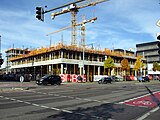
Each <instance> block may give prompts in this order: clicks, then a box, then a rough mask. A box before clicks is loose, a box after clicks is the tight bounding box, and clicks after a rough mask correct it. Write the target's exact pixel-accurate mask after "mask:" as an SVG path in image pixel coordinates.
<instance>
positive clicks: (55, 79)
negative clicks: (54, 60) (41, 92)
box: [36, 75, 62, 85]
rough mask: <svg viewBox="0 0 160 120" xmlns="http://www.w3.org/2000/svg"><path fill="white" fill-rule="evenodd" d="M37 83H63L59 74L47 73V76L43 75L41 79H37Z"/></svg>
mask: <svg viewBox="0 0 160 120" xmlns="http://www.w3.org/2000/svg"><path fill="white" fill-rule="evenodd" d="M36 83H37V84H38V85H47V84H51V85H54V84H57V85H60V84H61V83H62V80H61V77H60V76H59V75H46V76H43V77H42V78H41V79H39V80H36Z"/></svg>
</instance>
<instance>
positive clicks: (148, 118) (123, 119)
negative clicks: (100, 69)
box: [0, 81, 160, 120]
mask: <svg viewBox="0 0 160 120" xmlns="http://www.w3.org/2000/svg"><path fill="white" fill-rule="evenodd" d="M0 84H1V85H0V88H1V91H0V119H1V120H22V119H23V120H77V119H78V120H142V119H144V120H159V118H160V115H159V114H158V112H160V110H159V103H160V91H159V89H160V82H159V81H151V82H149V83H148V82H147V83H139V82H137V81H128V82H113V83H112V84H98V83H63V84H62V85H60V86H57V85H53V86H51V85H47V86H37V85H36V84H35V83H34V82H27V83H23V86H22V85H21V84H20V83H16V82H15V83H12V84H11V83H7V82H1V83H0ZM5 84H7V85H9V84H10V85H9V87H8V86H7V85H6V86H5ZM16 84H18V85H17V86H16ZM6 88H7V89H6ZM10 88H11V89H10Z"/></svg>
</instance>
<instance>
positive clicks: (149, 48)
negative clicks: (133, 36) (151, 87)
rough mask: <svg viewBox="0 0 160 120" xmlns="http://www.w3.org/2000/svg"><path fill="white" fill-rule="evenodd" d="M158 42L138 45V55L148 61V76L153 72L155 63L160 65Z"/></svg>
mask: <svg viewBox="0 0 160 120" xmlns="http://www.w3.org/2000/svg"><path fill="white" fill-rule="evenodd" d="M157 44H158V41H153V42H146V43H141V44H136V48H137V54H138V55H141V56H144V57H145V58H146V60H147V70H148V74H150V73H151V72H152V68H153V63H154V62H157V63H159V64H160V55H159V54H158V50H159V48H158V46H157Z"/></svg>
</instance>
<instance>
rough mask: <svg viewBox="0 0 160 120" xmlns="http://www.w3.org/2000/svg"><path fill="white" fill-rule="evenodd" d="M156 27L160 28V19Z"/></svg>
mask: <svg viewBox="0 0 160 120" xmlns="http://www.w3.org/2000/svg"><path fill="white" fill-rule="evenodd" d="M156 25H157V26H158V27H160V19H159V20H158V21H157V23H156Z"/></svg>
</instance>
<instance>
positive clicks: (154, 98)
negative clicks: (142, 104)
mask: <svg viewBox="0 0 160 120" xmlns="http://www.w3.org/2000/svg"><path fill="white" fill-rule="evenodd" d="M145 87H146V89H147V90H148V92H149V93H150V94H151V98H152V100H153V101H154V102H155V103H157V105H158V106H159V107H160V100H159V99H158V98H157V97H156V96H155V95H154V94H153V92H152V91H151V90H150V89H149V88H148V87H147V86H145Z"/></svg>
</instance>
